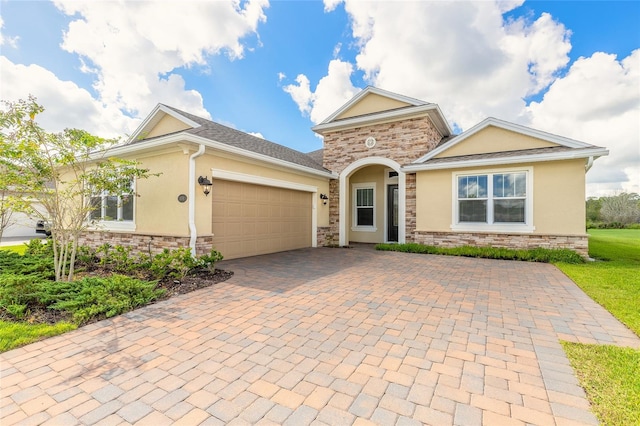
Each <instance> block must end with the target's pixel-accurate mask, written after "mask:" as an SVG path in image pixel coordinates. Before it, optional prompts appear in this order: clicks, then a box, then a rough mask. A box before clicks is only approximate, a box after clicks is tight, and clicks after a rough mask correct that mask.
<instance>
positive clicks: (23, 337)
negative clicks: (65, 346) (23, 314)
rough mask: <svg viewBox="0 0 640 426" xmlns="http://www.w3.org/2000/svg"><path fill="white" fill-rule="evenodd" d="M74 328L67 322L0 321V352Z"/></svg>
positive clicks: (74, 326)
mask: <svg viewBox="0 0 640 426" xmlns="http://www.w3.org/2000/svg"><path fill="white" fill-rule="evenodd" d="M76 328H77V326H76V325H74V324H69V323H67V322H59V323H57V324H54V325H47V324H28V323H15V322H6V321H0V352H4V351H8V350H11V349H13V348H17V347H19V346H23V345H26V344H29V343H33V342H35V341H37V340H40V339H44V338H45V337H51V336H55V335H58V334H62V333H66V332H67V331H70V330H74V329H76Z"/></svg>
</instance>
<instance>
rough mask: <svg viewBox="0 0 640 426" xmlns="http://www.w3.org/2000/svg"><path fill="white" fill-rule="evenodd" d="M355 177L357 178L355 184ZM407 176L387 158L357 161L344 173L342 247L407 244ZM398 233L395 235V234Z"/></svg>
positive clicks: (341, 179) (341, 209) (341, 215)
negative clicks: (354, 239) (356, 242)
mask: <svg viewBox="0 0 640 426" xmlns="http://www.w3.org/2000/svg"><path fill="white" fill-rule="evenodd" d="M352 177H354V179H353V182H352ZM405 212H406V175H405V173H403V172H402V170H401V167H400V164H398V163H397V162H395V161H393V160H391V159H389V158H384V157H368V158H361V159H359V160H357V161H354V162H353V163H351V164H350V165H349V166H347V167H346V168H345V169H344V170H343V171H342V172H341V173H340V210H339V243H340V245H341V246H344V245H347V244H348V243H349V240H350V236H353V235H355V236H358V239H360V240H361V242H376V243H381V242H387V241H394V237H395V241H397V242H399V243H404V242H405V216H406V214H405ZM394 231H395V233H394Z"/></svg>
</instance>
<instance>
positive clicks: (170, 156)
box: [135, 151, 210, 236]
mask: <svg viewBox="0 0 640 426" xmlns="http://www.w3.org/2000/svg"><path fill="white" fill-rule="evenodd" d="M137 160H138V161H140V162H141V163H142V164H141V166H142V167H144V168H147V169H149V173H161V175H160V176H157V177H150V178H148V179H141V180H138V181H137V182H136V190H137V192H138V194H139V195H140V196H139V197H138V198H136V204H135V223H136V230H135V232H136V233H148V234H157V235H172V236H185V235H189V226H188V219H189V202H188V201H187V202H184V203H180V202H179V201H178V196H179V195H180V194H185V195H187V196H188V195H189V185H188V180H187V172H188V170H189V156H188V155H185V154H183V153H182V151H173V152H165V153H163V154H159V155H152V156H146V157H144V158H138V159H137ZM199 192H200V193H199V194H198V193H196V206H197V207H200V209H199V210H198V211H201V207H202V205H201V203H199V202H198V201H200V200H198V198H200V197H201V198H204V194H202V191H199ZM198 196H200V197H198ZM209 232H210V231H209Z"/></svg>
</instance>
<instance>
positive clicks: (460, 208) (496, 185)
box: [453, 171, 533, 231]
mask: <svg viewBox="0 0 640 426" xmlns="http://www.w3.org/2000/svg"><path fill="white" fill-rule="evenodd" d="M529 176H530V175H529V172H528V171H510V172H504V173H478V174H473V175H455V183H456V194H457V198H456V200H455V203H456V206H455V209H454V210H455V213H454V226H453V228H456V229H482V228H483V225H485V226H486V229H494V230H495V229H499V228H501V227H502V228H503V229H511V230H514V229H515V228H517V227H520V230H528V231H532V230H533V227H532V221H531V212H532V207H531V206H532V203H531V195H530V194H529V192H530V189H529V182H528V180H529ZM525 228H527V229H525ZM516 230H518V229H516Z"/></svg>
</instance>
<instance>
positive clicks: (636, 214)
mask: <svg viewBox="0 0 640 426" xmlns="http://www.w3.org/2000/svg"><path fill="white" fill-rule="evenodd" d="M601 200H602V208H601V209H600V215H601V216H602V219H603V220H604V221H605V222H609V223H611V222H617V223H621V224H623V225H628V224H630V223H637V222H640V205H639V204H638V203H639V202H640V196H638V194H635V193H628V192H623V193H621V194H618V195H614V196H612V197H602V198H601Z"/></svg>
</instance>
